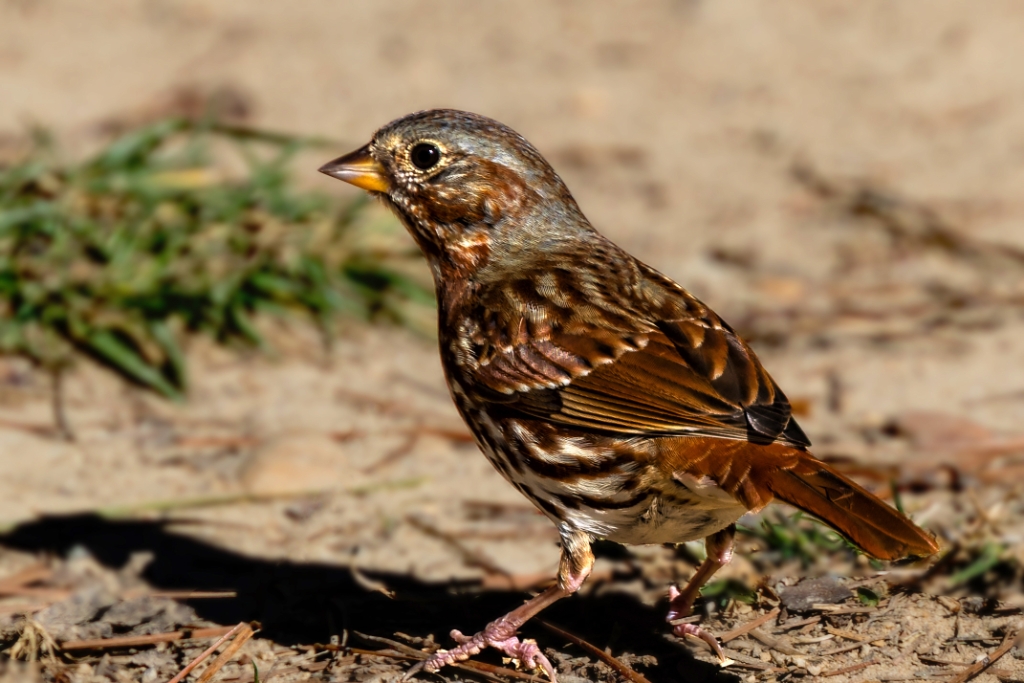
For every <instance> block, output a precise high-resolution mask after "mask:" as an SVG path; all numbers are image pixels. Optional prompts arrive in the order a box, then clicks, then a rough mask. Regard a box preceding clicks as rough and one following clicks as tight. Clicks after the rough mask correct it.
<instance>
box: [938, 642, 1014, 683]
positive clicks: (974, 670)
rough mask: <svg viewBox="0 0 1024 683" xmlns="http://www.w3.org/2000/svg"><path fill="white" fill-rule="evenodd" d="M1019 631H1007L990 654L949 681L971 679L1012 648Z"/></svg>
mask: <svg viewBox="0 0 1024 683" xmlns="http://www.w3.org/2000/svg"><path fill="white" fill-rule="evenodd" d="M1020 633H1022V632H1021V631H1008V632H1007V634H1006V637H1005V638H1003V643H1002V645H1000V646H999V647H998V648H997V649H996V650H995V651H994V652H993V653H992V654H991V655H988V656H986V657H984V658H983V659H982V660H981V661H979V662H975V663H974V664H972V665H971V666H969V667H968V668H966V669H964V670H963V671H961V672H960V673H959V674H958V675H957V676H955V677H954V678H951V679H950V680H949V683H965V681H969V680H971V679H972V678H974V677H975V676H977V675H978V674H980V673H981V672H982V671H984V670H985V669H987V668H988V667H990V666H992V665H993V664H995V663H996V662H997V661H999V659H1000V658H1001V657H1002V656H1003V655H1005V654H1006V653H1007V652H1009V651H1010V650H1012V649H1013V647H1014V646H1015V645H1016V644H1017V640H1018V636H1019V635H1020Z"/></svg>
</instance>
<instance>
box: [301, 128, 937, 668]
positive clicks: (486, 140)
mask: <svg viewBox="0 0 1024 683" xmlns="http://www.w3.org/2000/svg"><path fill="white" fill-rule="evenodd" d="M320 170H321V171H322V172H323V173H326V174H328V175H331V176H334V177H335V178H338V179H340V180H344V181H346V182H348V183H351V184H353V185H356V186H357V187H360V188H363V189H365V190H368V191H369V192H370V193H372V194H373V195H375V196H377V197H379V198H380V199H381V200H383V201H384V203H385V204H387V205H388V206H390V207H391V209H393V210H394V212H395V213H396V214H397V215H398V217H399V218H400V219H401V220H402V222H403V223H404V224H405V226H406V228H408V230H409V232H410V233H411V234H412V236H413V238H414V239H415V240H416V242H417V244H418V245H419V246H420V248H421V249H422V250H423V252H424V254H425V255H426V257H427V260H428V262H429V264H430V269H431V272H432V273H433V277H434V284H435V286H436V288H437V302H438V331H439V337H440V347H441V359H442V363H443V366H444V371H445V374H446V377H447V379H448V386H449V389H450V390H451V395H452V398H453V399H454V401H455V404H456V406H457V407H458V410H459V412H460V413H461V414H462V417H463V419H464V420H465V421H466V424H468V425H469V428H470V430H472V432H473V435H474V436H475V438H476V441H477V444H478V445H479V446H480V449H481V450H482V451H483V452H484V454H485V455H486V456H487V458H488V459H489V460H490V461H491V463H492V464H493V465H494V467H496V468H497V469H498V471H499V472H500V473H501V474H502V476H504V477H505V479H507V480H508V482H509V483H510V484H512V485H513V486H515V487H516V488H517V489H518V490H519V491H520V492H521V493H522V494H523V495H525V496H526V497H527V498H529V499H530V501H532V502H533V504H534V505H536V506H537V507H538V508H539V509H540V510H541V511H542V512H543V513H544V514H545V515H547V516H548V517H549V518H550V519H551V521H552V522H554V523H555V525H556V526H557V527H558V531H559V534H560V536H561V541H562V557H561V561H560V565H559V571H558V581H557V583H556V584H555V585H554V586H552V587H551V588H549V589H547V590H546V591H544V592H543V593H541V594H540V595H537V596H536V597H534V598H532V599H530V600H528V601H527V602H526V603H524V604H523V605H522V606H521V607H518V608H517V609H515V610H513V611H512V612H510V613H509V614H507V615H505V616H503V617H501V618H499V619H497V620H495V621H493V622H491V623H490V624H488V625H487V627H486V628H485V629H484V630H483V631H481V632H480V633H478V634H476V635H475V636H472V637H467V636H464V635H463V634H462V633H460V632H459V631H452V634H451V635H452V638H454V639H455V640H456V641H458V643H459V645H458V646H457V647H455V648H453V649H451V650H447V651H446V650H441V651H438V652H437V653H435V654H434V655H433V656H432V657H431V658H430V659H428V660H426V661H425V662H423V663H421V664H420V665H418V666H417V667H416V668H415V669H414V670H413V671H412V672H410V674H411V673H414V672H415V671H416V670H419V669H425V670H427V671H436V670H438V669H440V668H441V667H443V666H445V665H447V664H452V663H454V662H458V661H461V660H465V659H467V658H468V657H470V656H471V655H473V654H476V653H478V652H479V651H480V650H482V649H483V648H485V647H488V646H489V647H495V648H498V649H499V650H501V651H502V652H504V653H506V654H507V655H508V656H510V657H512V658H514V659H517V660H519V661H520V662H522V663H523V664H525V665H527V666H528V667H530V668H535V667H538V666H539V667H542V668H543V669H544V670H545V671H546V672H547V674H548V675H549V676H550V677H551V678H552V679H554V671H553V669H552V667H551V664H550V663H549V662H548V660H547V658H546V657H545V656H544V655H543V654H542V653H541V652H540V649H539V648H538V646H537V644H536V643H535V642H533V641H530V640H525V641H520V640H519V639H518V638H517V637H516V632H517V630H518V629H519V627H520V626H522V624H523V623H525V622H526V621H527V620H528V619H530V618H531V617H533V616H534V615H536V614H537V613H538V612H540V611H541V610H542V609H544V608H545V607H547V606H548V605H550V604H551V603H553V602H555V601H556V600H559V599H560V598H563V597H565V596H567V595H570V594H572V593H574V592H575V591H576V590H578V589H579V587H580V585H581V584H582V583H583V582H584V580H585V579H586V578H587V575H588V574H589V573H590V570H591V567H592V566H593V563H594V556H593V553H592V552H591V549H590V546H591V541H592V540H593V539H594V538H606V539H610V540H612V541H617V542H620V543H630V544H644V543H680V542H684V541H690V540H694V539H699V538H704V539H706V540H705V544H706V547H707V559H706V560H705V561H704V562H703V563H702V564H701V565H700V567H699V568H698V570H697V572H696V574H695V575H694V576H693V578H692V579H691V580H690V581H689V583H688V584H687V585H686V587H685V588H684V589H683V590H682V591H679V590H677V589H676V588H675V587H672V588H671V589H670V592H669V597H670V607H669V615H668V619H669V621H670V622H676V621H677V620H678V619H680V618H681V617H685V616H687V615H688V614H689V613H690V611H691V608H692V606H693V602H694V599H695V598H696V597H697V594H698V591H699V590H700V588H701V586H702V585H703V584H704V583H705V582H706V581H707V580H708V579H709V578H710V577H711V575H712V574H714V573H715V571H717V570H718V569H719V568H720V567H722V566H723V565H724V564H725V563H727V562H728V561H729V559H730V557H731V555H732V541H733V535H734V533H735V528H736V527H735V522H736V520H737V519H739V517H740V516H742V515H743V514H744V513H746V512H747V511H750V510H760V509H761V508H763V507H764V506H765V505H767V504H768V503H769V502H771V501H772V500H773V499H776V498H777V499H779V500H782V501H785V502H786V503H789V504H790V505H793V506H795V507H797V508H799V509H800V510H804V511H806V512H808V513H810V514H813V515H816V516H817V517H819V518H821V519H822V520H824V521H825V522H827V523H829V524H830V525H831V526H833V527H835V528H836V529H837V530H838V531H840V532H841V533H843V534H845V535H846V536H847V537H848V538H849V539H850V540H851V541H853V542H854V543H855V544H856V545H858V546H859V547H860V548H862V549H863V550H864V551H865V552H866V553H868V554H869V555H872V556H874V557H876V558H880V559H886V560H891V559H897V558H901V557H905V556H910V555H916V556H926V555H931V554H932V553H934V552H936V550H937V549H938V546H937V545H936V543H935V541H934V540H933V539H932V537H931V536H930V535H928V534H927V533H925V532H924V531H922V530H921V529H920V528H918V527H917V526H915V525H914V523H913V522H911V521H910V520H909V519H907V517H905V516H904V515H902V514H901V513H899V512H897V511H896V510H894V509H892V508H891V507H889V506H888V505H886V504H885V503H883V502H882V501H880V500H879V499H878V498H876V497H875V496H873V495H872V494H871V493H869V492H867V491H866V490H864V489H863V488H861V487H860V486H858V485H857V484H856V483H854V482H852V481H850V480H849V479H847V478H846V477H845V476H843V475H842V474H840V473H838V472H836V471H835V470H833V469H831V468H830V467H829V466H828V465H826V464H824V463H822V462H821V461H819V460H816V459H815V458H814V457H813V456H811V454H810V453H808V451H807V448H808V446H809V445H810V442H809V441H808V439H807V437H806V436H805V435H804V433H803V431H802V430H801V429H800V427H799V426H798V425H797V423H796V421H795V420H794V419H793V417H792V412H791V410H790V404H789V401H788V400H787V399H786V397H785V395H784V394H783V393H782V391H781V390H780V389H779V387H778V386H777V385H776V384H775V382H774V381H773V380H772V378H771V377H770V376H769V375H768V373H767V372H766V371H765V369H764V368H763V367H762V366H761V363H760V362H759V361H758V359H757V357H756V356H755V355H754V352H753V351H752V350H751V349H750V347H749V346H747V344H746V343H745V342H744V341H743V340H742V339H740V338H739V337H738V336H737V335H736V333H735V332H733V330H732V329H731V328H730V327H729V326H728V325H727V324H726V323H725V322H724V321H723V320H722V319H721V318H719V317H718V316H717V315H716V314H715V313H714V312H713V311H712V310H711V309H710V308H708V307H707V306H706V305H704V304H703V303H701V302H700V301H698V300H697V299H696V298H694V297H693V296H692V295H691V294H690V293H689V292H687V291H686V290H685V289H683V288H682V287H680V286H679V285H677V284H676V283H675V282H673V281H672V280H670V279H669V278H667V277H666V276H664V275H662V274H661V273H659V272H657V271H656V270H654V269H653V268H651V267H650V266H647V265H645V264H644V263H641V262H640V261H638V260H637V259H635V258H633V257H632V256H630V255H629V254H627V253H626V252H625V251H623V250H622V249H620V248H619V247H617V246H616V245H614V244H612V243H611V242H610V241H609V240H608V239H607V238H605V237H604V236H602V235H601V234H599V233H598V232H597V231H596V230H594V228H593V227H591V225H590V223H589V222H588V221H587V219H586V218H585V217H584V216H583V214H582V213H581V212H580V209H579V207H578V206H577V205H576V202H575V200H573V198H572V195H571V194H569V190H568V189H567V188H566V186H565V184H564V183H563V182H562V180H561V178H559V177H558V175H556V174H555V172H554V170H552V168H551V166H550V165H548V163H547V162H546V161H545V160H544V158H543V157H542V156H541V155H540V153H539V152H538V151H537V150H536V149H534V147H533V146H532V145H531V144H530V143H529V142H527V141H526V140H525V139H524V138H523V137H522V136H520V135H518V134H517V133H515V132H514V131H512V130H511V129H509V128H508V127H506V126H504V125H502V124H500V123H498V122H497V121H493V120H491V119H488V118H485V117H483V116H478V115H476V114H470V113H466V112H460V111H453V110H433V111H424V112H419V113H415V114H411V115H409V116H406V117H404V118H401V119H398V120H396V121H393V122H392V123H389V124H388V125H386V126H384V127H383V128H381V129H380V130H378V131H377V132H376V133H375V134H374V136H373V139H372V140H371V141H370V143H369V144H367V145H366V146H364V147H362V148H360V149H358V150H356V151H355V152H352V153H350V154H348V155H346V156H343V157H341V158H339V159H335V160H334V161H331V162H330V163H328V164H326V165H324V166H323V167H322V168H321V169H320ZM673 629H674V632H675V633H676V634H677V635H680V636H682V635H686V634H690V635H694V636H697V637H700V638H703V639H704V640H705V641H707V642H708V643H709V644H710V645H711V646H712V647H713V648H714V650H715V651H716V653H717V654H718V656H719V657H720V658H722V659H723V660H724V655H723V654H722V650H721V648H720V647H719V646H718V642H717V641H716V640H715V638H713V637H712V636H710V635H709V634H707V633H706V632H704V631H703V630H701V629H700V627H699V626H697V625H695V624H689V623H675V624H674V626H673Z"/></svg>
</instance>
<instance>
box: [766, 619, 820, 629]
mask: <svg viewBox="0 0 1024 683" xmlns="http://www.w3.org/2000/svg"><path fill="white" fill-rule="evenodd" d="M820 621H821V616H820V615H819V616H816V617H808V618H807V619H797V620H796V621H787V622H786V623H785V624H782V625H781V626H779V627H778V628H777V630H779V631H792V630H793V629H795V628H800V627H801V626H810V625H811V624H817V623H819V622H820Z"/></svg>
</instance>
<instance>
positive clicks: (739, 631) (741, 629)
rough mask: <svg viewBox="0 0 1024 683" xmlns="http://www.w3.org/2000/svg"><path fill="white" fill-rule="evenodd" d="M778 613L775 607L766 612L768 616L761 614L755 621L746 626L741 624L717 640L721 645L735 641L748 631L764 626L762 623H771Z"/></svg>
mask: <svg viewBox="0 0 1024 683" xmlns="http://www.w3.org/2000/svg"><path fill="white" fill-rule="evenodd" d="M779 611H780V610H779V608H778V607H776V608H775V609H773V610H772V611H771V612H768V614H762V615H761V616H759V617H758V618H757V619H754V620H753V621H750V622H747V623H746V624H743V625H742V626H738V627H736V628H734V629H733V630H731V631H729V632H728V633H726V634H723V635H722V636H720V637H719V638H718V640H719V641H721V642H722V643H723V644H725V643H728V642H729V641H730V640H736V639H737V638H739V637H740V636H743V635H746V634H747V633H749V632H750V631H753V630H754V629H755V628H757V627H758V626H760V625H761V624H764V623H766V622H768V621H771V620H772V619H774V618H775V617H777V616H779Z"/></svg>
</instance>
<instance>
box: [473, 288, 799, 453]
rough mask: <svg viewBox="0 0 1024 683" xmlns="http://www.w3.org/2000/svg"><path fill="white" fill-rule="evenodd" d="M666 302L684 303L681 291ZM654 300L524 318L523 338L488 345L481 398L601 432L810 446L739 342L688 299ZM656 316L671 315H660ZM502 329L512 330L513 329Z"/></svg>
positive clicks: (510, 336) (786, 403)
mask: <svg viewBox="0 0 1024 683" xmlns="http://www.w3.org/2000/svg"><path fill="white" fill-rule="evenodd" d="M655 284H660V283H655ZM673 286H674V285H673ZM669 294H670V295H672V296H675V297H677V298H681V297H689V295H688V294H686V293H685V292H684V291H682V290H681V289H679V290H678V291H674V292H669ZM660 301H661V302H662V305H661V306H660V307H658V306H653V305H645V303H646V302H640V303H639V304H636V305H634V307H633V310H631V311H624V312H623V314H622V315H608V314H605V313H604V312H603V311H598V312H597V313H593V314H591V315H589V316H587V317H586V318H582V317H580V316H576V317H573V318H571V319H569V321H568V322H567V323H565V324H558V323H553V322H549V321H547V320H544V319H541V322H540V323H538V322H537V321H536V320H534V321H533V322H530V321H527V320H525V319H524V320H522V321H521V323H520V324H519V325H518V327H521V328H522V330H523V333H522V334H505V336H504V340H503V341H505V343H504V344H492V345H489V346H488V353H487V354H486V357H485V358H483V362H482V363H481V364H480V365H479V366H478V367H477V369H476V371H475V373H474V374H475V375H476V379H477V380H478V384H479V385H483V386H486V387H489V388H490V389H492V391H491V392H487V395H486V396H485V397H484V398H485V399H488V400H490V401H492V402H494V403H496V404H501V405H502V406H503V409H504V410H506V411H518V412H522V413H525V414H529V415H531V416H534V417H541V418H543V419H546V420H549V421H552V422H556V423H560V424H566V425H573V426H578V427H583V428H586V429H591V430H599V431H603V432H608V433H616V434H628V435H644V436H658V435H664V436H670V435H684V434H694V435H705V436H715V437H721V438H728V439H741V440H747V441H753V442H755V443H765V444H767V443H773V442H779V443H783V444H786V445H790V446H795V447H800V448H802V447H806V446H808V445H809V441H808V440H807V437H806V436H805V435H804V433H803V432H802V431H801V429H800V427H799V426H798V425H797V424H796V422H795V421H794V420H793V418H792V411H791V409H790V404H789V401H788V400H787V399H786V397H785V395H784V394H783V393H782V392H781V391H780V390H779V388H778V386H777V385H776V384H775V382H774V381H773V380H772V378H771V377H770V376H769V375H768V373H767V372H766V371H765V370H764V368H763V367H762V366H761V363H760V362H759V361H758V359H757V357H756V356H755V355H754V353H753V351H752V350H751V349H750V348H749V347H748V346H747V345H746V343H745V342H743V340H742V339H740V338H739V337H738V336H737V335H736V334H735V333H734V332H733V331H732V330H731V329H730V328H729V327H728V326H727V325H725V324H724V323H723V322H722V321H721V320H720V319H719V318H718V317H717V316H716V315H715V314H714V313H713V312H712V311H710V310H709V309H707V308H706V307H705V306H703V304H700V302H697V301H696V300H695V299H692V297H689V298H688V299H686V300H685V301H684V302H683V303H684V304H685V305H676V306H666V305H664V303H663V302H664V297H662V299H661V300H660ZM659 308H660V309H661V310H662V311H665V310H667V311H669V312H670V313H671V314H672V315H658V313H659V310H658V309H659ZM652 309H654V310H652ZM551 320H557V317H556V316H552V317H551ZM500 327H501V329H508V328H512V329H518V327H517V324H516V323H515V322H514V321H512V322H511V323H509V324H507V325H502V326H500Z"/></svg>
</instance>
